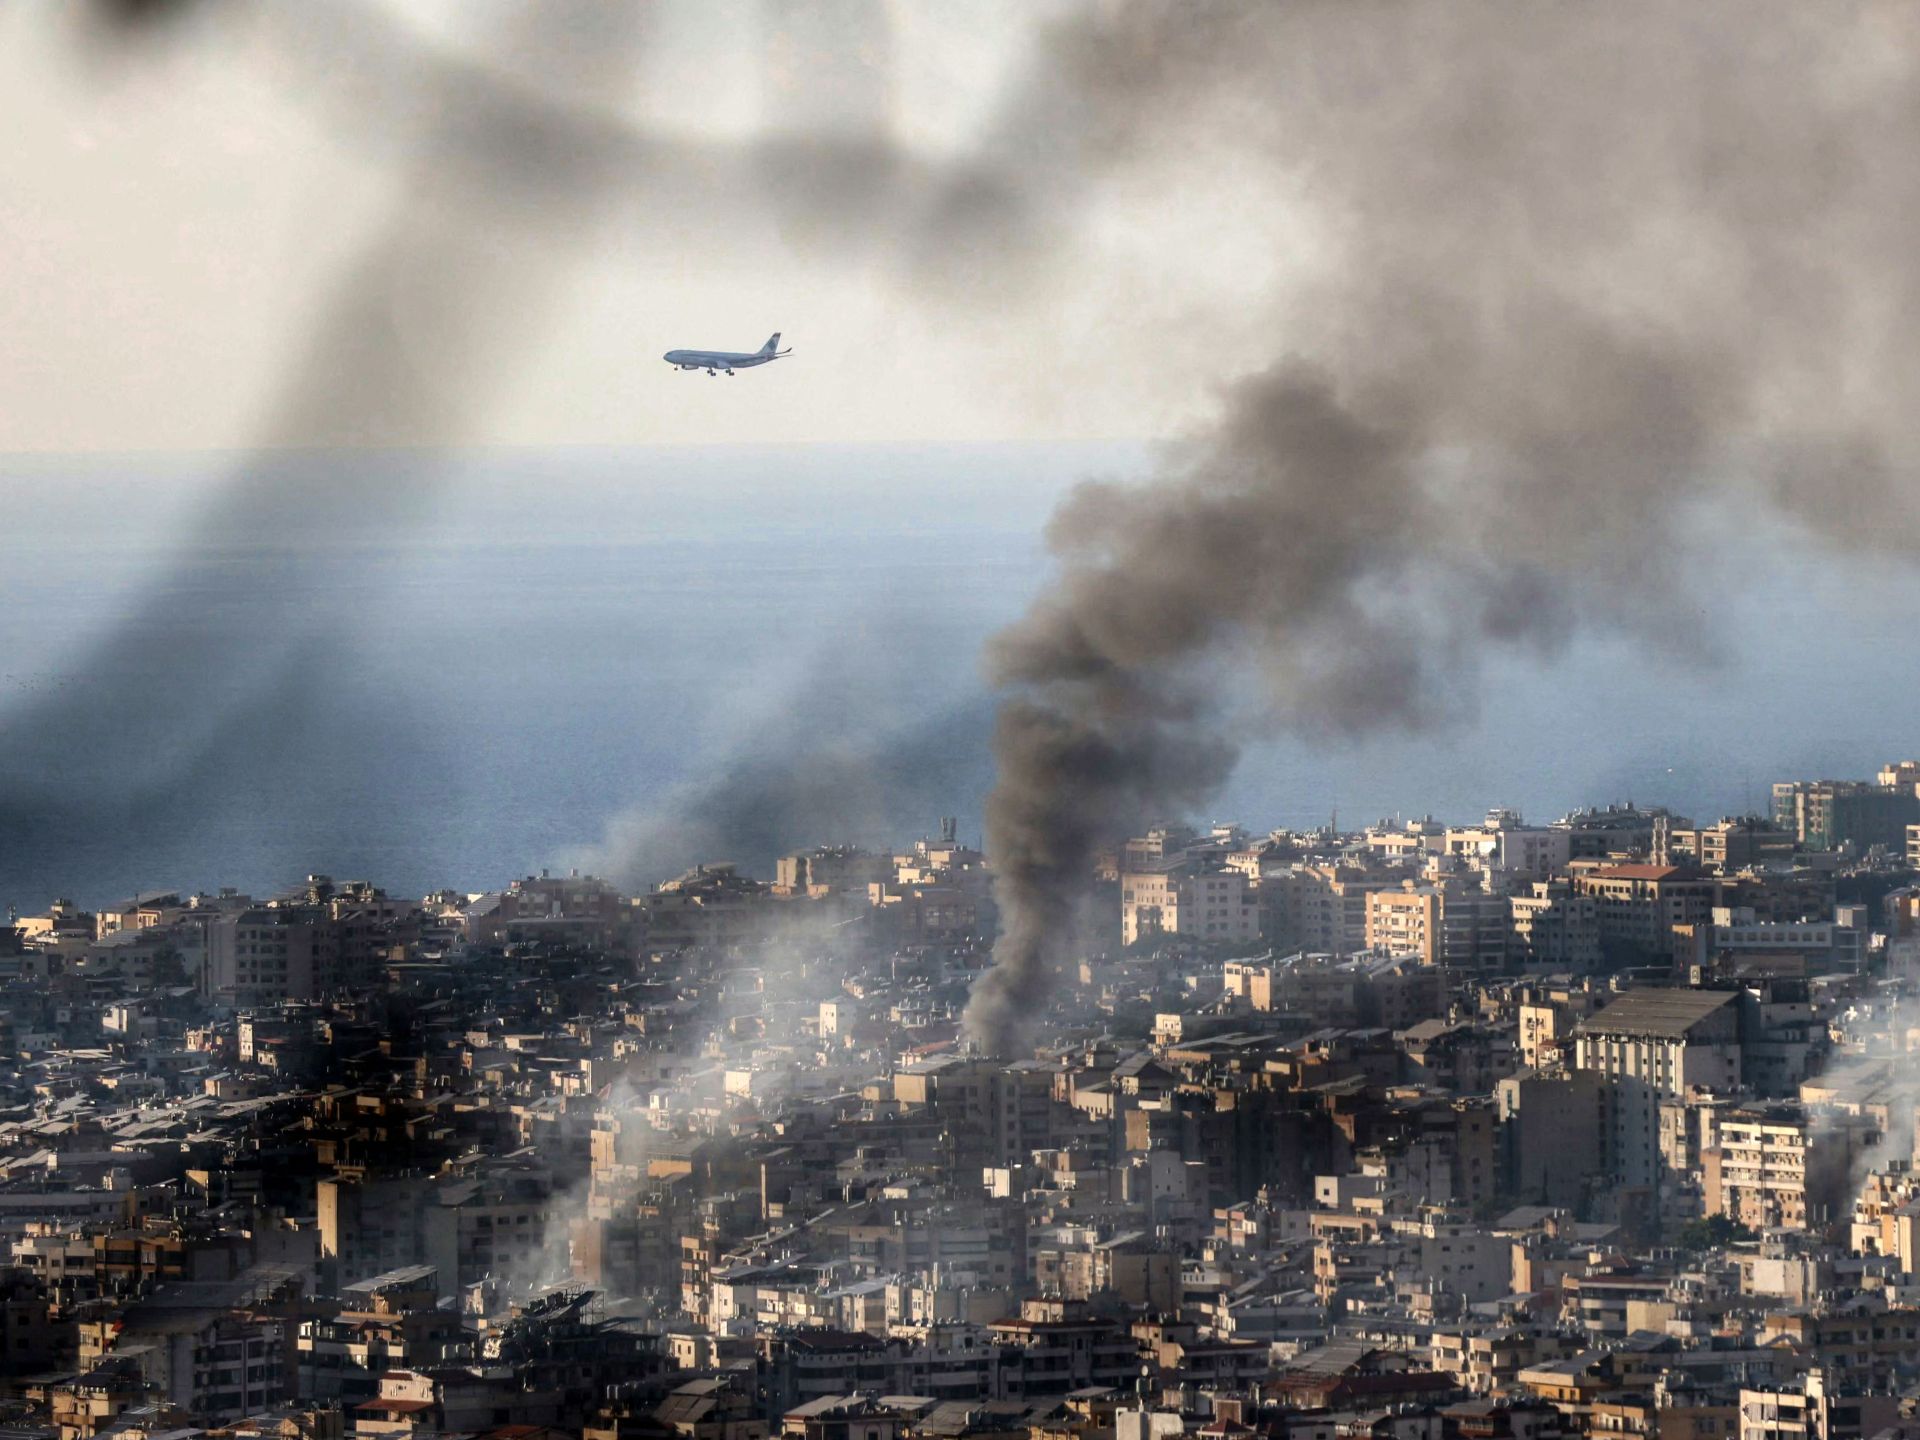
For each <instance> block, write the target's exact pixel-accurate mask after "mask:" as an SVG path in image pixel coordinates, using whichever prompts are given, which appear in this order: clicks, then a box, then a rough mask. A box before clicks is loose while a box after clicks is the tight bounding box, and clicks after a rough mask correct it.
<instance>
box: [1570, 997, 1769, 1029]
mask: <svg viewBox="0 0 1920 1440" xmlns="http://www.w3.org/2000/svg"><path fill="white" fill-rule="evenodd" d="M1739 998H1740V994H1739V992H1738V991H1736V990H1683V989H1678V988H1669V987H1653V988H1648V989H1644V990H1629V991H1627V992H1626V993H1625V994H1623V995H1622V996H1621V997H1620V998H1619V999H1618V1000H1615V1001H1614V1002H1613V1003H1612V1004H1610V1005H1608V1006H1607V1007H1606V1008H1605V1009H1603V1010H1601V1011H1599V1012H1598V1013H1596V1014H1593V1015H1590V1016H1588V1017H1587V1018H1586V1019H1585V1020H1583V1021H1582V1022H1581V1023H1580V1032H1579V1033H1581V1034H1583V1035H1650V1036H1657V1037H1661V1038H1666V1039H1679V1038H1680V1037H1682V1036H1684V1035H1685V1034H1686V1033H1687V1032H1688V1031H1689V1030H1691V1029H1693V1027H1694V1026H1696V1025H1698V1024H1699V1023H1700V1022H1701V1021H1702V1020H1705V1019H1706V1018H1707V1017H1708V1016H1710V1015H1712V1014H1714V1013H1715V1012H1716V1011H1718V1010H1721V1009H1723V1008H1724V1007H1726V1006H1728V1005H1731V1004H1733V1003H1734V1001H1736V1000H1738V999H1739Z"/></svg>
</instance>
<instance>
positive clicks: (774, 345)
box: [760, 330, 780, 355]
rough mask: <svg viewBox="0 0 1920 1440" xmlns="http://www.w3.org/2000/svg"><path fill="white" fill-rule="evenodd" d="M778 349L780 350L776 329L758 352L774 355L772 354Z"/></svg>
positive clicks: (777, 351) (778, 333)
mask: <svg viewBox="0 0 1920 1440" xmlns="http://www.w3.org/2000/svg"><path fill="white" fill-rule="evenodd" d="M779 350H780V332H779V331H778V330H776V331H774V332H773V338H772V339H771V340H769V341H767V343H766V344H764V345H762V346H761V347H760V353H761V354H762V355H774V354H778V353H779Z"/></svg>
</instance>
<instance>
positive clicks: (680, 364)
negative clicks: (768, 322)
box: [660, 332, 790, 375]
mask: <svg viewBox="0 0 1920 1440" xmlns="http://www.w3.org/2000/svg"><path fill="white" fill-rule="evenodd" d="M788 353H790V352H788V351H786V350H782V349H781V348H780V336H779V334H778V333H777V332H776V333H775V334H774V337H773V338H772V339H771V340H769V341H767V343H766V344H764V345H762V346H761V347H760V348H759V349H758V350H669V351H667V353H666V354H665V355H662V356H661V357H660V358H661V359H662V360H665V361H666V362H667V363H668V364H669V365H671V366H673V368H674V369H676V370H704V371H706V372H707V373H708V374H709V375H717V374H719V373H720V372H721V371H722V370H724V371H726V372H727V374H729V375H731V374H732V373H733V372H734V371H736V370H751V369H752V368H753V367H754V366H755V365H764V364H766V363H767V362H768V361H769V360H778V359H779V358H780V357H781V356H782V355H786V354H788Z"/></svg>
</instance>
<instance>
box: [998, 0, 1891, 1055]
mask: <svg viewBox="0 0 1920 1440" xmlns="http://www.w3.org/2000/svg"><path fill="white" fill-rule="evenodd" d="M1897 13H1898V12H1896V11H1895V10H1892V9H1888V8H1885V7H1879V6H1873V5H1853V6H1843V7H1840V8H1839V9H1837V10H1822V11H1820V12H1819V13H1818V14H1817V15H1815V14H1813V13H1811V12H1808V11H1806V10H1804V9H1802V8H1798V7H1793V6H1788V5H1777V4H1763V5H1758V6H1753V5H1739V6H1729V5H1719V4H1711V3H1710V4H1705V5H1701V4H1669V3H1637V4H1629V5H1625V6H1619V5H1612V6H1600V7H1593V6H1519V5H1507V4H1497V5H1496V4H1478V3H1472V0H1469V3H1453V0H1450V3H1447V4H1434V5H1415V6H1384V5H1371V4H1365V3H1362V4H1348V3H1339V4H1333V3H1329V4H1313V3H1303V4H1294V5H1263V6H1202V7H1187V6H1167V5H1139V6H1130V7H1125V8H1124V9H1121V10H1118V11H1108V12H1101V13H1100V14H1099V15H1097V16H1096V18H1095V19H1093V20H1091V21H1088V22H1085V23H1083V24H1081V25H1078V26H1069V27H1066V28H1065V29H1062V30H1061V31H1059V32H1057V33H1056V34H1055V35H1054V37H1053V40H1052V44H1053V46H1054V51H1053V61H1052V64H1051V65H1050V66H1049V67H1048V68H1049V69H1050V70H1051V71H1052V73H1054V74H1055V75H1056V76H1057V77H1059V78H1060V79H1061V81H1062V82H1063V85H1062V88H1061V90H1060V91H1058V92H1057V93H1056V94H1055V96H1054V104H1055V105H1056V106H1057V108H1058V112H1059V113H1060V114H1062V115H1065V116H1068V117H1070V119H1069V120H1068V121H1067V122H1066V123H1067V124H1069V125H1071V126H1073V127H1075V128H1076V129H1077V130H1078V132H1079V133H1081V134H1083V135H1088V136H1092V137H1095V138H1096V140H1097V141H1098V142H1099V144H1100V145H1103V146H1104V145H1108V144H1120V145H1123V146H1132V145H1137V144H1140V143H1143V142H1142V141H1141V138H1140V136H1139V134H1138V125H1139V123H1140V122H1139V117H1140V116H1141V115H1142V114H1143V113H1144V114H1148V115H1152V116H1156V117H1158V116H1172V117H1183V118H1184V121H1185V122H1186V123H1187V124H1190V125H1193V126H1194V127H1196V128H1197V129H1199V130H1201V131H1204V132H1205V133H1206V134H1207V135H1208V136H1209V137H1210V139H1209V144H1210V146H1211V148H1210V150H1209V152H1208V153H1209V158H1210V161H1212V162H1213V163H1220V164H1227V163H1233V164H1237V165H1239V166H1241V167H1242V169H1243V172H1244V174H1245V175H1246V177H1247V184H1248V187H1249V192H1248V196H1249V205H1250V206H1251V205H1253V204H1255V203H1256V202H1258V201H1261V200H1263V199H1271V198H1274V197H1279V199H1280V200H1282V201H1283V202H1284V208H1285V210H1286V223H1287V225H1288V228H1289V229H1290V230H1291V231H1292V233H1294V234H1295V235H1296V236H1297V241H1296V244H1297V246H1298V256H1299V259H1298V263H1297V265H1296V266H1294V267H1292V269H1293V271H1294V272H1295V273H1291V274H1289V275H1288V276H1287V277H1286V278H1285V279H1284V280H1283V282H1282V284H1281V285H1280V286H1279V287H1278V289H1277V291H1276V293H1274V294H1273V295H1271V296H1264V297H1255V296H1249V303H1259V304H1260V305H1261V306H1262V313H1265V314H1267V315H1268V316H1269V317H1270V331H1271V335H1272V349H1271V351H1270V352H1269V353H1268V355H1267V356H1265V357H1248V358H1249V361H1250V363H1249V365H1248V367H1247V368H1248V369H1249V371H1250V373H1249V375H1248V377H1247V378H1245V379H1242V380H1240V381H1238V382H1235V383H1233V384H1231V385H1230V386H1228V387H1227V388H1226V389H1225V390H1224V392H1223V393H1222V395H1221V399H1220V406H1219V410H1220V417H1219V420H1218V423H1217V424H1216V425H1215V426H1213V427H1212V428H1211V429H1210V430H1207V431H1204V432H1202V433H1200V434H1199V435H1197V436H1196V437H1195V438H1194V440H1193V442H1192V443H1191V444H1190V445H1189V446H1188V447H1186V448H1185V449H1184V450H1183V451H1180V452H1179V453H1177V454H1176V455H1175V456H1173V457H1172V458H1170V459H1169V461H1168V462H1167V464H1166V465H1165V466H1164V467H1163V468H1162V470H1161V472H1160V473H1159V474H1158V475H1157V476H1156V477H1155V478H1154V479H1153V480H1152V481H1151V482H1150V483H1148V484H1146V485H1143V486H1138V487H1130V486H1117V485H1086V486H1083V487H1081V489H1080V490H1079V491H1078V492H1077V493H1076V494H1075V495H1074V496H1073V498H1072V499H1071V500H1070V502H1069V503H1068V504H1067V505H1066V506H1065V508H1064V509H1063V510H1062V511H1061V512H1060V514H1059V515H1058V516H1057V518H1056V519H1055V521H1054V524H1053V529H1052V536H1051V539H1052V544H1053V548H1054V550H1055V552H1056V554H1057V555H1058V557H1059V560H1060V565H1061V573H1060V576H1059V579H1058V581H1057V583H1055V584H1054V585H1053V586H1052V587H1051V589H1050V590H1049V591H1048V592H1047V593H1046V595H1045V596H1044V597H1043V598H1042V599H1041V600H1040V602H1039V603H1038V604H1037V605H1036V606H1035V608H1034V609H1033V611H1032V612H1031V613H1030V614H1029V615H1028V616H1027V618H1026V619H1024V620H1023V621H1021V622H1020V623H1018V624H1017V625H1015V626H1014V627H1013V628H1012V629H1011V630H1009V631H1008V632H1006V633H1005V634H1003V635H1002V636H1000V637H999V639H998V641H997V642H996V644H995V645H994V647H993V651H992V655H991V668H992V671H993V673H994V676H995V678H996V679H997V680H998V681H999V683H1000V684H1002V685H1003V686H1005V687H1007V689H1008V691H1009V698H1008V700H1007V703H1006V704H1005V706H1004V708H1003V710H1002V712H1001V716H1000V723H999V729H998V733H997V738H996V756H997V759H998V764H999V780H998V784H997V786H996V788H995V790H994V792H993V795H992V798H991V800H990V802H989V810H988V832H987V843H988V849H989V851H990V853H991V855H992V858H993V862H994V864H995V866H996V869H997V872H998V877H999V881H1000V884H1001V887H1002V891H1003V893H1002V912H1003V916H1004V917H1005V929H1004V932H1003V935H1002V938H1001V941H1000V944H999V946H998V949H997V951H996V956H995V966H994V968H993V969H992V970H991V971H990V972H988V974H987V975H986V976H985V977H984V978H983V980H982V981H981V983H980V984H979V985H978V986H977V987H976V990H975V993H974V997H973V1001H972V1004H971V1007H970V1010H969V1014H968V1023H969V1028H970V1031H971V1033H972V1035H973V1036H974V1038H975V1039H976V1041H977V1042H978V1043H980V1044H981V1045H982V1046H983V1047H984V1048H986V1049H987V1050H989V1051H991V1052H996V1053H1009V1052H1011V1051H1013V1050H1015V1049H1017V1048H1018V1046H1019V1044H1020V1042H1021V1039H1022V1038H1023V1035H1024V1034H1025V1033H1026V1031H1027V1030H1028V1028H1029V1027H1030V1026H1031V1025H1032V1024H1033V1023H1034V1022H1035V1020H1036V1017H1037V1015H1038V1014H1039V1013H1040V1012H1041V1010H1042V1008H1043V1005H1044V1002H1045V1000H1046V998H1047V996H1048V994H1049V990H1050V982H1051V975H1052V971H1053V968H1054V967H1055V965H1056V964H1057V963H1058V962H1059V961H1060V960H1061V959H1062V958H1063V957H1064V956H1066V955H1067V954H1068V953H1070V951H1071V947H1072V946H1073V944H1074V934H1073V927H1072V924H1071V917H1072V915H1073V913H1074V910H1075V902H1076V898H1077V897H1078V896H1079V895H1080V894H1082V893H1083V892H1084V889H1085V887H1086V884H1087V880H1088V876H1089V871H1090V868H1091V863H1092V859H1093V855H1094V852H1095V849H1096V847H1098V846H1099V845H1101V844H1103V843H1110V842H1112V841H1114V840H1116V839H1118V838H1119V837H1121V836H1123V835H1125V834H1127V833H1129V832H1130V830H1132V829H1133V827H1137V826H1139V825H1141V824H1143V823H1144V822H1146V821H1147V820H1149V819H1150V818H1152V817H1155V816H1159V815H1167V814H1177V813H1180V812H1190V811H1191V810H1192V809H1193V808H1194V807H1196V806H1198V805H1200V804H1202V803H1204V802H1205V801H1206V800H1207V799H1208V798H1209V797H1211V796H1212V795H1213V794H1214V793H1215V792H1216V791H1217V790H1218V789H1219V787H1220V786H1221V784H1222V783H1223V782H1224V780H1225V779H1226V777H1227V776H1228V774H1229V772H1230V770H1231V768H1232V764H1233V761H1234V758H1235V753H1236V746H1235V741H1236V740H1237V739H1238V738H1239V737H1241V736H1243V735H1245V734H1248V733H1257V732H1260V731H1272V730H1276V729H1287V730H1290V731H1292V732H1294V733H1303V734H1306V735H1310V736H1318V737H1348V736H1359V735H1364V734H1367V733H1369V732H1372V731H1377V730H1381V729H1411V728H1419V727H1428V726H1432V725H1436V724H1438V723H1441V722H1443V721H1445V720H1446V719H1448V718H1450V717H1455V716H1458V715H1459V714H1461V713H1463V712H1465V711H1469V710H1470V709H1471V708H1472V706H1473V705H1474V704H1475V703H1476V702H1477V700H1478V694H1477V687H1478V683H1479V679H1480V675H1481V660H1482V658H1483V656H1484V655H1485V654H1486V653H1487V652H1488V650H1489V649H1490V648H1493V647H1503V646H1529V647H1536V648H1539V649H1542V650H1547V651H1551V650H1552V649H1553V648H1554V647H1556V646H1558V645H1559V644H1561V643H1562V642H1563V641H1564V640H1565V638H1566V637H1567V636H1568V635H1570V634H1571V633H1573V632H1574V631H1575V630H1576V629H1577V628H1579V627H1597V628H1604V629H1608V630H1612V631H1614V632H1617V633H1623V634H1625V635H1628V636H1631V637H1636V638H1638V639H1639V640H1641V641H1643V642H1644V643H1645V644H1646V645H1647V646H1649V647H1652V648H1654V649H1658V650H1663V651H1665V652H1666V653H1668V654H1696V655H1697V654H1707V653H1710V652H1711V648H1712V641H1711V635H1710V633H1709V630H1708V627H1707V626H1706V625H1703V624H1701V623H1700V617H1701V616H1702V615H1703V614H1705V613H1706V611H1707V610H1708V609H1709V608H1710V607H1709V605H1708V602H1707V599H1706V597H1698V596H1694V595H1691V594H1690V593H1689V591H1688V588H1687V576H1686V574H1685V561H1684V556H1685V552H1686V548H1687V546H1688V545H1689V544H1697V543H1701V542H1702V541H1703V540H1704V539H1705V538H1706V534H1707V531H1706V530H1705V528H1704V527H1706V526H1708V525H1711V524H1720V525H1724V526H1728V527H1733V526H1737V524H1738V521H1739V518H1740V517H1741V516H1742V515H1743V514H1751V513H1753V512H1754V510H1755V508H1756V507H1767V508H1768V509H1771V510H1773V511H1774V512H1775V513H1783V514H1784V515H1785V517H1786V518H1788V519H1789V520H1792V521H1795V522H1798V523H1800V524H1802V525H1803V526H1805V527H1806V528H1807V529H1809V530H1811V531H1813V532H1815V533H1816V534H1817V535H1819V536H1821V537H1822V538H1824V539H1829V540H1835V541H1839V542H1842V543H1848V544H1852V543H1889V544H1897V545H1905V544H1910V543H1911V541H1912V539H1913V538H1914V535H1915V533H1916V526H1915V523H1914V522H1915V514H1916V512H1915V504H1914V488H1913V484H1912V481H1911V476H1912V473H1913V470H1912V466H1913V462H1914V460H1915V458H1916V453H1917V452H1920V444H1917V443H1916V442H1920V419H1916V412H1915V410H1914V407H1913V405H1912V403H1911V397H1912V395H1913V393H1914V391H1913V384H1914V381H1915V379H1916V377H1917V375H1920V341H1916V339H1915V337H1916V334H1920V332H1916V330H1915V329H1914V320H1915V318H1916V316H1915V314H1914V308H1915V299H1916V293H1917V292H1916V284H1915V282H1916V280H1920V262H1917V261H1916V256H1920V249H1916V244H1915V242H1916V240H1920V233H1916V232H1917V230H1920V227H1917V226H1916V224H1915V221H1916V217H1917V216H1920V207H1917V206H1916V199H1917V198H1920V192H1917V191H1916V181H1915V179H1914V176H1913V172H1912V170H1911V167H1910V166H1909V165H1908V164H1906V163H1905V162H1904V161H1903V160H1902V158H1901V157H1902V156H1903V155H1905V154H1907V153H1909V152H1910V148H1911V146H1912V145H1913V143H1914V141H1915V140H1916V139H1917V138H1920V98H1916V97H1920V86H1916V84H1915V81H1916V78H1920V76H1916V67H1915V60H1916V54H1917V50H1916V43H1915V39H1914V37H1913V34H1912V32H1911V31H1910V29H1909V28H1908V27H1906V26H1904V25H1903V24H1901V23H1900V22H1899V20H1898V19H1897ZM1143 95H1147V96H1151V97H1152V104H1151V105H1149V104H1146V103H1144V102H1143V99H1142V97H1143ZM1181 123H1182V122H1181V120H1179V119H1176V120H1171V121H1169V122H1168V124H1169V125H1170V126H1178V125H1179V124H1181ZM1160 139H1161V140H1162V141H1164V140H1165V139H1166V134H1165V132H1164V131H1162V132H1161V134H1160ZM1207 218H1208V219H1209V221H1210V222H1211V223H1216V224H1218V223H1231V218H1230V217H1223V216H1213V217H1207ZM1725 535H1726V540H1727V542H1728V543H1733V544H1737V543H1739V540H1738V536H1739V531H1738V529H1737V528H1728V529H1727V530H1726V532H1725Z"/></svg>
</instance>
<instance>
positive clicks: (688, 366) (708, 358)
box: [661, 350, 779, 370]
mask: <svg viewBox="0 0 1920 1440" xmlns="http://www.w3.org/2000/svg"><path fill="white" fill-rule="evenodd" d="M661 358H662V359H664V360H665V361H666V362H667V363H668V364H669V365H678V366H679V367H680V368H681V369H682V370H746V369H750V368H751V367H753V366H755V365H764V364H766V363H767V361H769V360H777V359H778V358H779V357H778V356H777V355H748V354H744V353H742V352H739V351H734V350H669V351H667V353H666V354H665V355H664V356H662V357H661Z"/></svg>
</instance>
